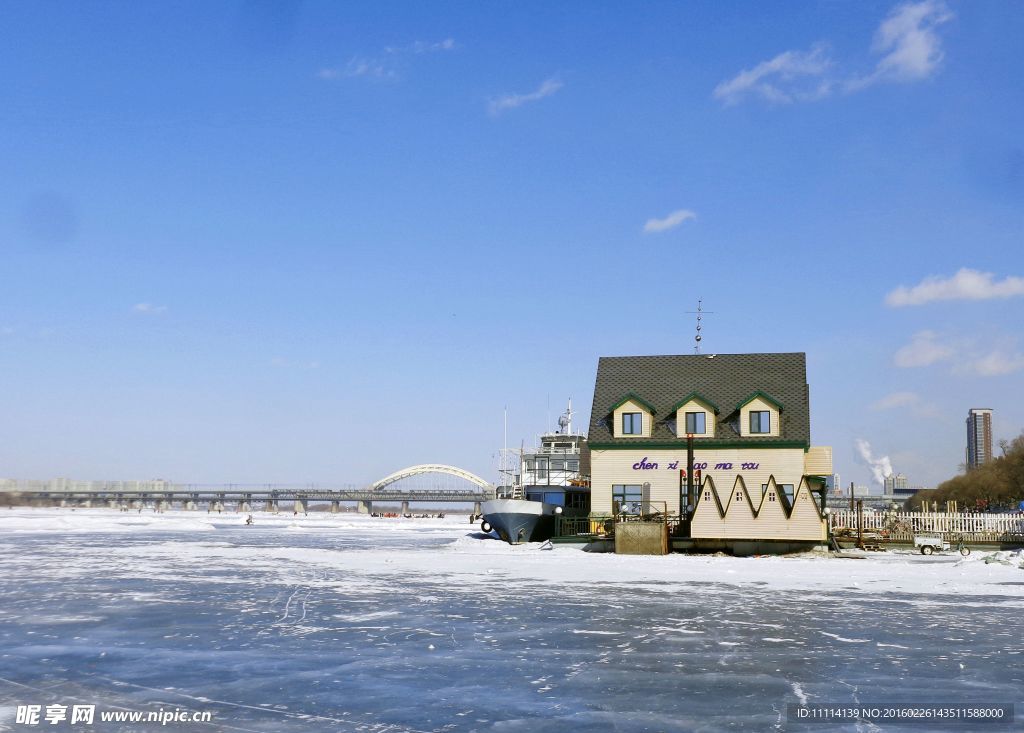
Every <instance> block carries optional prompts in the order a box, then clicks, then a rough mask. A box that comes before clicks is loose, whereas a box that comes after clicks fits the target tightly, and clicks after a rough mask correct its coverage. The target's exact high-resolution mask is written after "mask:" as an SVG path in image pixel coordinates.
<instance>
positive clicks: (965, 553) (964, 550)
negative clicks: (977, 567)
mask: <svg viewBox="0 0 1024 733" xmlns="http://www.w3.org/2000/svg"><path fill="white" fill-rule="evenodd" d="M960 554H961V555H963V556H964V557H967V556H968V555H970V554H971V548H970V547H961V548H960Z"/></svg>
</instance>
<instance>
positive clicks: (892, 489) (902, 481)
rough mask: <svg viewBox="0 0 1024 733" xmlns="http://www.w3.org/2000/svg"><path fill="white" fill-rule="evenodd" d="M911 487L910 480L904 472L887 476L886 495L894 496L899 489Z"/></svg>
mask: <svg viewBox="0 0 1024 733" xmlns="http://www.w3.org/2000/svg"><path fill="white" fill-rule="evenodd" d="M908 488H910V481H908V480H907V477H906V476H904V475H903V474H902V473H893V474H890V475H889V476H886V477H885V495H886V496H892V495H893V494H894V493H896V490H897V489H908Z"/></svg>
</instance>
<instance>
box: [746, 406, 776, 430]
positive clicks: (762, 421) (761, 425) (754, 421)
mask: <svg viewBox="0 0 1024 733" xmlns="http://www.w3.org/2000/svg"><path fill="white" fill-rule="evenodd" d="M771 431H772V414H771V412H769V411H768V410H751V411H750V434H751V435H767V434H768V433H770V432H771Z"/></svg>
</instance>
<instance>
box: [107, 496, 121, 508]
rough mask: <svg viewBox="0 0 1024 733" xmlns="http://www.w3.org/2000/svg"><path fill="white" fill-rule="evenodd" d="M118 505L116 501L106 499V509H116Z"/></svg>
mask: <svg viewBox="0 0 1024 733" xmlns="http://www.w3.org/2000/svg"><path fill="white" fill-rule="evenodd" d="M120 503H121V502H119V501H118V500H117V499H113V498H111V499H107V509H117V507H118V505H119V504H120Z"/></svg>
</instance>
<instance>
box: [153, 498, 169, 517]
mask: <svg viewBox="0 0 1024 733" xmlns="http://www.w3.org/2000/svg"><path fill="white" fill-rule="evenodd" d="M170 508H171V502H170V501H168V500H167V499H157V502H156V511H157V513H159V514H163V513H164V512H166V511H167V510H168V509H170Z"/></svg>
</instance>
